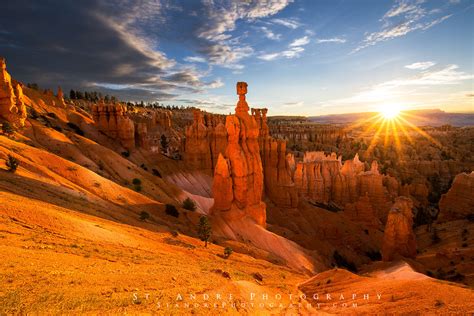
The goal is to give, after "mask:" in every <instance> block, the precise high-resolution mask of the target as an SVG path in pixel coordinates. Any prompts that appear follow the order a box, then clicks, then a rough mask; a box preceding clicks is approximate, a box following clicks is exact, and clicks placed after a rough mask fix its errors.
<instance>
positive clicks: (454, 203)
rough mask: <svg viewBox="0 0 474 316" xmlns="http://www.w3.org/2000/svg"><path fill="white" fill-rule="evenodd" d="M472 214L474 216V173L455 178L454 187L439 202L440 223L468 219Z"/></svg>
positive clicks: (461, 174)
mask: <svg viewBox="0 0 474 316" xmlns="http://www.w3.org/2000/svg"><path fill="white" fill-rule="evenodd" d="M472 214H474V171H473V172H471V173H460V174H458V175H457V176H456V177H455V178H454V181H453V185H452V186H451V188H450V189H449V191H448V192H447V193H446V194H443V196H442V197H441V200H440V201H439V218H438V222H440V223H441V222H448V221H452V220H457V219H466V217H467V216H468V215H472Z"/></svg>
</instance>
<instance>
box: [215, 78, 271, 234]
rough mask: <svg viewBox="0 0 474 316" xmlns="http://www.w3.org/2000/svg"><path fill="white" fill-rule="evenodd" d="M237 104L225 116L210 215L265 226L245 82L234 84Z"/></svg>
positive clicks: (258, 161)
mask: <svg viewBox="0 0 474 316" xmlns="http://www.w3.org/2000/svg"><path fill="white" fill-rule="evenodd" d="M237 94H238V95H239V101H238V103H237V107H236V108H235V115H228V116H227V117H226V123H225V127H226V130H227V141H228V143H227V148H226V150H225V153H224V155H222V154H220V155H219V158H218V160H217V164H216V168H215V171H214V183H213V188H212V191H213V196H214V205H213V207H212V208H211V214H212V215H214V216H220V217H222V218H223V219H224V220H226V221H232V220H238V219H241V218H243V217H249V218H251V219H253V220H254V221H255V222H256V223H257V224H259V225H261V226H265V222H266V206H265V203H263V202H262V192H263V169H262V161H261V158H260V148H259V143H258V135H259V126H258V124H257V122H256V121H255V118H254V117H253V116H251V115H250V114H249V106H248V104H247V101H246V99H245V95H246V94H247V83H245V82H238V83H237Z"/></svg>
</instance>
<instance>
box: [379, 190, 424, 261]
mask: <svg viewBox="0 0 474 316" xmlns="http://www.w3.org/2000/svg"><path fill="white" fill-rule="evenodd" d="M412 209H413V202H412V200H411V199H410V198H407V197H404V196H401V197H398V198H396V199H395V203H394V204H393V206H392V208H391V209H390V212H389V213H388V219H387V224H386V225H385V232H384V239H383V245H382V260H383V261H392V260H395V259H397V258H399V257H406V258H416V237H415V233H414V232H413V210H412Z"/></svg>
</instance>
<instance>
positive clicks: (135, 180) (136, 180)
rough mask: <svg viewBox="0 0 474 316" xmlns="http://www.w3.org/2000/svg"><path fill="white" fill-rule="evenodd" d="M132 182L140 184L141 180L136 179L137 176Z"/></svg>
mask: <svg viewBox="0 0 474 316" xmlns="http://www.w3.org/2000/svg"><path fill="white" fill-rule="evenodd" d="M132 183H133V184H134V185H141V184H142V180H140V179H138V178H135V179H133V180H132Z"/></svg>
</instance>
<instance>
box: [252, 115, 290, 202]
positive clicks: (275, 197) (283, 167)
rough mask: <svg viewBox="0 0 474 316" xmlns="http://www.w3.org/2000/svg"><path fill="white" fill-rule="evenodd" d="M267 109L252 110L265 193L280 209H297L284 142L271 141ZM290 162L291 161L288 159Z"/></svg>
mask: <svg viewBox="0 0 474 316" xmlns="http://www.w3.org/2000/svg"><path fill="white" fill-rule="evenodd" d="M267 111H268V110H267V109H252V116H253V117H254V119H255V121H256V122H257V124H258V127H259V146H260V156H261V159H262V165H263V173H264V184H265V193H266V195H267V197H268V198H269V199H270V200H271V201H272V202H273V203H275V204H276V205H277V206H280V207H292V208H294V207H297V206H298V192H297V190H296V187H295V184H294V182H293V179H292V178H291V173H292V172H291V167H290V162H289V161H288V159H290V158H289V157H287V155H286V141H284V140H276V139H273V138H272V137H271V136H270V134H269V129H268V125H267ZM290 160H291V159H290Z"/></svg>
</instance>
